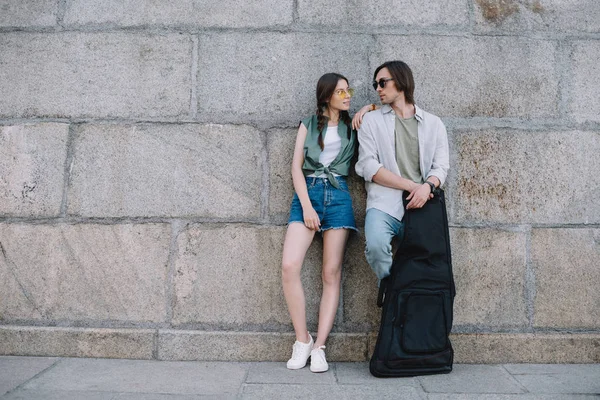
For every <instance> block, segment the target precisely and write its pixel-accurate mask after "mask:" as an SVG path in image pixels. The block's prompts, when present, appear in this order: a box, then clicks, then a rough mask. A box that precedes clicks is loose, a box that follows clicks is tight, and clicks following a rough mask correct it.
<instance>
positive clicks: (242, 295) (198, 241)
mask: <svg viewBox="0 0 600 400" xmlns="http://www.w3.org/2000/svg"><path fill="white" fill-rule="evenodd" d="M284 236H285V228H284V227H267V226H245V225H233V224H231V225H211V224H195V225H190V226H189V227H188V229H186V230H185V231H184V232H183V233H181V234H180V235H179V237H178V239H177V245H178V255H177V258H176V259H175V261H174V262H175V271H176V274H175V280H174V283H175V297H176V299H175V306H174V315H173V322H174V323H175V324H189V323H203V324H227V326H235V327H243V326H245V325H247V324H250V325H253V324H254V325H255V324H263V325H265V324H266V325H272V326H274V327H279V328H281V327H282V326H291V320H290V317H289V314H288V310H287V305H286V303H285V298H284V296H283V289H282V286H281V254H282V251H283V239H284ZM321 259H322V241H321V240H314V241H313V244H312V245H311V247H310V248H309V250H308V253H307V257H306V259H305V263H304V266H303V268H302V274H301V276H302V282H303V286H304V291H305V297H306V314H307V320H308V322H309V329H310V330H311V331H314V328H315V324H316V322H317V313H318V306H319V302H320V298H321V291H322V289H321V272H320V270H321ZM232 282H235V291H233V292H232V290H233V289H232V286H231V283H232ZM223 293H229V294H232V295H225V296H224V295H223ZM250 299H251V301H250Z"/></svg>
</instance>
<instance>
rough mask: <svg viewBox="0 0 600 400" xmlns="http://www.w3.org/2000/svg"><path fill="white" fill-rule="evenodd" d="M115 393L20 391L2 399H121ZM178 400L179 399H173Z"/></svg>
mask: <svg viewBox="0 0 600 400" xmlns="http://www.w3.org/2000/svg"><path fill="white" fill-rule="evenodd" d="M115 396H117V394H116V393H114V392H92V391H77V390H76V391H71V390H69V391H64V390H60V391H56V390H52V391H47V390H18V391H16V392H11V393H10V394H7V395H6V396H4V397H2V400H81V399H86V400H113V399H115V398H118V399H121V397H115ZM173 400H177V399H173Z"/></svg>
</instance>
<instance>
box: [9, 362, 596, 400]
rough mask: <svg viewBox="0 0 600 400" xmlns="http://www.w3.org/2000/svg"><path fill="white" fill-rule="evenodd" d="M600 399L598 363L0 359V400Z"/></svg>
mask: <svg viewBox="0 0 600 400" xmlns="http://www.w3.org/2000/svg"><path fill="white" fill-rule="evenodd" d="M207 398H211V399H222V398H223V399H272V398H282V399H312V398H315V399H329V398H334V399H388V398H389V399H434V400H437V399H557V400H558V399H592V398H593V399H599V398H600V364H571V365H568V364H544V365H542V364H502V365H472V364H471V365H470V364H458V365H455V366H454V371H453V372H452V373H451V374H448V375H435V376H425V377H417V378H396V379H377V378H374V377H372V376H371V375H370V374H369V371H368V365H367V364H366V363H331V364H330V370H329V371H328V372H326V373H323V374H314V373H311V372H310V371H309V369H308V368H304V369H302V370H299V371H288V370H287V369H286V368H285V363H282V362H277V363H274V362H248V363H237V362H189V361H177V362H173V361H140V360H115V359H91V358H47V357H12V356H5V357H0V399H1V400H8V399H11V400H14V399H27V400H37V399H44V400H59V399H60V400H70V399H86V400H87V399H89V400H105V399H106V400H109V399H119V400H125V399H126V400H141V399H148V400H188V399H207Z"/></svg>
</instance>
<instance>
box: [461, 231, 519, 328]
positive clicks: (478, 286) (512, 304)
mask: <svg viewBox="0 0 600 400" xmlns="http://www.w3.org/2000/svg"><path fill="white" fill-rule="evenodd" d="M450 239H451V240H450V242H451V248H452V267H453V270H454V271H453V272H454V280H455V285H456V297H455V298H454V325H455V326H457V325H458V326H460V325H467V326H477V327H481V326H483V327H494V328H498V327H504V328H508V327H524V326H525V325H526V324H527V313H526V303H525V294H524V291H525V289H524V286H525V263H526V234H525V233H523V232H507V231H500V230H495V229H459V228H454V229H451V230H450Z"/></svg>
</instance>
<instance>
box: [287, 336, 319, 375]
mask: <svg viewBox="0 0 600 400" xmlns="http://www.w3.org/2000/svg"><path fill="white" fill-rule="evenodd" d="M308 337H309V338H310V340H309V342H308V343H302V342H299V341H297V340H296V343H294V347H293V351H292V358H290V359H289V360H288V362H287V367H288V369H300V368H304V366H305V365H306V361H308V357H310V349H312V347H313V344H314V343H315V342H314V341H313V338H312V336H310V334H308Z"/></svg>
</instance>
